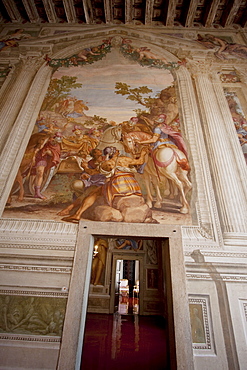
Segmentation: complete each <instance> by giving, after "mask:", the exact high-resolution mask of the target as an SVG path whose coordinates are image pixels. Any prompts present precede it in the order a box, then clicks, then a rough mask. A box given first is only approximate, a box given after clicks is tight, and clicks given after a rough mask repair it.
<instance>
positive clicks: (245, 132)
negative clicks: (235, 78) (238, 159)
mask: <svg viewBox="0 0 247 370" xmlns="http://www.w3.org/2000/svg"><path fill="white" fill-rule="evenodd" d="M225 95H226V99H227V102H228V105H229V108H230V111H231V115H232V119H233V122H234V126H235V129H236V133H237V135H238V140H239V144H240V146H241V149H242V152H243V155H244V159H245V162H246V164H247V120H246V118H245V115H244V112H243V109H242V107H241V104H240V101H239V98H238V96H237V94H236V92H229V91H225Z"/></svg>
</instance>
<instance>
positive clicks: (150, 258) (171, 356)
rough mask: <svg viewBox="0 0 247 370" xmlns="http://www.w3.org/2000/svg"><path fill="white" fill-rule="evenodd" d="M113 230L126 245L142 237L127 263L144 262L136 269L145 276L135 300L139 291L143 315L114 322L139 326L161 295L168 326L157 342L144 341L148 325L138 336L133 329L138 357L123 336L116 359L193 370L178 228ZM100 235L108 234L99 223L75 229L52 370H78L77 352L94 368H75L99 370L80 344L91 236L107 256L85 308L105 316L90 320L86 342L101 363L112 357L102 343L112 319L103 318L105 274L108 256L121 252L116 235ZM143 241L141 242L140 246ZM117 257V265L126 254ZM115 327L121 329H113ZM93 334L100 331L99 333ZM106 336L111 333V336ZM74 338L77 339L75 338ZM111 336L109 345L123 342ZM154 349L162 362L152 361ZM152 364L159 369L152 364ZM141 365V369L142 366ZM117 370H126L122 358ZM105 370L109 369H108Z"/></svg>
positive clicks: (107, 303)
mask: <svg viewBox="0 0 247 370" xmlns="http://www.w3.org/2000/svg"><path fill="white" fill-rule="evenodd" d="M102 224H103V223H102ZM117 226H118V227H117V229H118V231H121V235H124V236H125V235H130V234H131V236H130V238H131V239H134V238H137V239H138V238H140V237H138V236H137V237H136V232H137V231H139V232H138V235H142V238H143V240H144V241H145V243H144V244H146V245H144V248H142V249H140V250H139V251H137V253H136V251H133V252H132V254H133V259H136V254H137V255H138V257H139V256H140V257H142V258H143V260H144V261H145V264H144V266H143V267H144V268H143V269H142V270H144V271H145V273H144V274H143V277H142V278H141V275H140V294H141V293H142V292H143V290H145V294H144V299H143V302H142V303H141V297H140V310H141V309H142V310H143V314H140V315H125V316H122V315H117V316H121V317H123V319H126V320H127V321H124V320H123V322H125V323H128V319H132V321H133V319H134V318H139V321H142V319H144V320H146V317H147V316H146V315H150V313H151V312H152V313H153V312H158V309H159V307H162V301H160V300H159V299H157V298H158V294H159V292H160V291H161V292H162V294H164V302H166V304H164V305H163V308H164V311H163V313H164V317H166V318H167V319H166V327H167V325H168V338H167V336H166V333H167V332H166V331H164V330H163V329H162V330H161V335H162V336H163V338H160V337H159V336H158V335H157V334H156V333H154V336H153V338H151V340H150V336H149V334H150V325H148V327H147V326H146V328H145V329H144V330H143V331H142V330H141V328H142V324H141V325H140V326H139V328H140V330H139V333H140V336H139V338H140V339H139V341H137V343H139V344H142V345H143V346H144V348H142V351H140V349H138V347H137V351H135V347H133V343H130V335H127V341H126V342H125V344H126V348H125V349H126V350H125V351H122V348H121V347H120V352H119V353H120V355H121V354H122V355H123V356H124V359H128V360H131V361H132V360H133V358H134V360H135V361H134V360H133V363H132V364H133V366H134V365H135V368H136V362H137V366H142V369H143V370H144V369H145V370H146V369H148V370H149V369H150V368H162V369H169V370H170V369H172V370H173V369H176V368H183V367H186V368H188V369H193V352H192V346H191V342H190V341H189V340H188V338H190V336H191V328H190V317H189V309H188V301H187V292H186V275H185V268H184V258H183V248H182V239H181V230H180V228H179V227H176V226H174V225H172V226H169V225H168V226H167V227H166V229H161V230H160V228H158V226H159V225H145V227H144V226H143V227H142V228H141V230H139V229H137V228H136V225H134V226H135V227H134V228H133V227H130V225H127V224H126V225H125V224H121V225H117ZM120 226H121V227H120ZM106 230H107V232H108V231H109V228H107V229H106V228H105V226H103V225H102V226H101V225H100V223H97V227H95V225H94V223H92V224H91V223H90V224H86V225H85V224H84V223H81V224H80V229H79V237H78V243H77V249H76V253H75V258H74V265H73V272H74V273H73V274H72V277H71V284H70V294H69V299H68V304H67V311H66V316H65V322H64V330H63V335H62V341H61V348H60V352H59V362H58V369H65V368H66V369H70V368H71V364H74V362H75V360H76V368H78V369H79V368H80V361H81V352H84V353H88V355H89V359H90V360H92V361H94V362H95V361H97V362H98V365H99V366H98V367H97V364H90V366H88V367H87V366H83V361H82V363H81V364H82V368H83V369H86V368H93V369H102V362H101V358H102V357H101V356H96V353H95V350H92V351H91V352H90V350H88V348H87V340H86V336H87V324H88V319H87V318H88V316H90V315H91V314H90V313H87V314H86V310H87V308H89V306H90V305H89V301H90V299H91V297H90V295H89V296H88V292H89V289H91V286H92V284H90V272H91V262H92V254H93V248H94V241H95V239H96V237H95V235H97V237H98V235H102V238H103V239H105V240H108V241H109V248H110V249H108V251H109V253H108V256H107V263H106V265H105V272H103V273H102V276H101V281H100V285H96V286H94V288H95V290H96V291H95V295H96V293H97V294H98V297H95V296H94V297H93V298H97V299H95V300H94V299H92V301H91V308H93V309H96V308H97V309H98V308H100V309H102V310H105V311H104V312H105V313H107V314H98V315H99V316H100V317H98V318H97V319H96V320H95V322H94V325H93V328H94V333H92V336H91V334H90V333H89V337H90V336H91V338H92V341H93V343H94V349H97V350H98V351H100V353H101V354H102V356H103V358H105V359H106V353H107V354H109V356H110V357H108V358H110V359H111V362H112V360H113V358H112V353H114V351H113V352H111V349H112V347H111V346H109V342H108V340H110V341H111V340H112V336H110V335H109V333H110V332H111V329H112V328H113V325H115V323H114V324H113V323H111V324H109V322H108V318H111V317H113V316H115V315H109V313H110V310H109V309H110V297H111V293H110V291H111V286H112V281H111V276H112V275H111V269H112V266H113V265H112V256H113V254H117V253H119V254H120V252H121V250H118V249H117V248H116V238H117V237H116V234H114V237H109V234H108V233H107V234H106ZM113 230H115V229H113ZM117 235H118V234H117ZM150 235H155V237H154V239H151V241H152V240H153V241H154V243H151V242H149V241H150ZM144 238H147V239H146V240H145V239H144ZM153 247H154V248H153ZM156 247H157V248H156ZM157 250H158V251H160V252H161V258H160V256H157V253H156V252H157ZM123 252H124V251H123ZM126 253H128V254H129V251H126ZM123 254H124V256H120V255H119V256H118V258H117V259H121V258H122V259H125V257H126V254H125V253H123ZM157 257H158V258H157ZM157 259H158V261H161V265H162V266H161V271H163V275H162V276H160V274H159V266H158V265H157ZM140 265H141V264H140ZM140 270H141V269H140ZM157 270H158V271H157ZM109 272H110V273H109ZM114 276H115V275H114ZM157 277H158V279H157ZM157 281H158V287H157ZM160 282H161V284H162V285H163V289H161V290H160V289H159V284H160ZM79 287H81V289H79ZM142 294H143V293H142ZM87 297H88V298H87ZM173 302H176V304H173ZM165 311H166V312H165ZM94 312H96V311H94ZM86 316H87V318H86ZM152 317H153V319H154V320H156V318H157V316H155V315H154V316H152ZM149 318H150V316H149ZM85 319H86V320H85ZM80 323H81V324H80ZM116 327H121V326H120V325H119V326H117V325H116ZM143 328H144V326H143ZM156 328H157V329H160V328H161V325H160V323H157V325H156ZM99 329H101V332H100V330H99ZM112 332H114V331H113V330H112ZM76 333H78V335H77V334H76ZM115 333H116V337H115V339H116V341H115V343H117V344H118V343H119V338H120V339H121V338H123V336H120V335H119V336H118V335H117V334H118V333H117V332H115ZM132 333H133V331H132ZM136 333H137V335H136V338H137V339H138V330H136ZM84 334H85V336H84ZM83 336H84V340H83ZM164 336H165V338H164ZM88 342H90V341H88ZM149 344H151V345H152V346H153V347H152V348H150V347H148V348H147V347H146V345H149ZM158 348H159V351H160V353H161V355H162V354H163V355H165V356H166V358H164V357H162V356H161V357H160V356H158V355H157V349H158ZM129 351H131V353H132V356H129ZM109 352H110V353H109ZM136 352H138V355H139V356H137V354H136ZM146 356H149V358H148V359H147V358H146ZM137 357H138V358H137ZM158 358H159V364H154V362H156V359H158ZM144 361H145V363H144V364H143V362H144ZM134 362H135V363H134ZM91 365H92V366H91ZM94 365H95V366H94ZM156 365H157V366H156ZM121 366H125V367H124V368H126V364H124V361H123V359H122V358H121V359H120V367H121ZM158 366H159V367H158ZM120 367H118V365H116V362H115V361H114V363H113V367H112V368H114V369H116V368H117V369H120ZM105 368H107V369H110V366H108V367H105ZM128 368H130V367H128Z"/></svg>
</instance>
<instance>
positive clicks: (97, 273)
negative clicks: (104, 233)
mask: <svg viewBox="0 0 247 370" xmlns="http://www.w3.org/2000/svg"><path fill="white" fill-rule="evenodd" d="M94 248H95V252H96V255H95V257H94V258H93V263H92V275H91V283H92V284H93V285H98V284H99V283H100V279H101V276H102V273H103V271H104V268H105V264H106V256H107V248H108V243H107V241H106V240H104V239H99V240H97V241H96V243H95V246H94Z"/></svg>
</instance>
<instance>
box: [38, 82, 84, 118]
mask: <svg viewBox="0 0 247 370" xmlns="http://www.w3.org/2000/svg"><path fill="white" fill-rule="evenodd" d="M76 80H77V77H72V76H62V77H61V78H60V79H58V78H53V79H52V80H51V82H50V85H49V87H48V90H47V93H46V95H45V99H44V102H43V104H42V107H41V110H43V111H44V110H52V108H53V106H54V105H55V104H56V103H59V102H61V101H62V100H64V99H66V98H67V97H68V96H69V95H70V92H71V90H72V89H78V88H80V87H82V84H81V83H77V82H76Z"/></svg>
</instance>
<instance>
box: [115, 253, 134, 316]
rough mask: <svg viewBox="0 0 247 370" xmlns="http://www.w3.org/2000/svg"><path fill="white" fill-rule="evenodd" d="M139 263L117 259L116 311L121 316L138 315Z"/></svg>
mask: <svg viewBox="0 0 247 370" xmlns="http://www.w3.org/2000/svg"><path fill="white" fill-rule="evenodd" d="M139 272H140V261H139V260H128V259H124V260H123V259H118V260H117V261H116V277H115V279H116V285H117V294H116V309H117V312H118V313H119V314H121V315H137V314H138V313H139V293H140V277H139Z"/></svg>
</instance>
